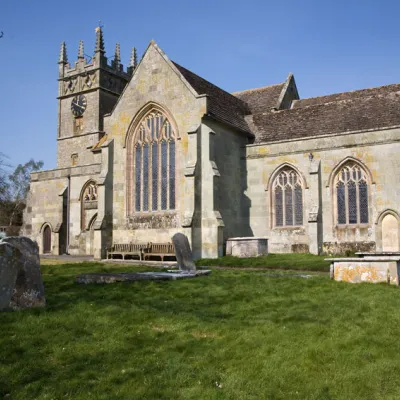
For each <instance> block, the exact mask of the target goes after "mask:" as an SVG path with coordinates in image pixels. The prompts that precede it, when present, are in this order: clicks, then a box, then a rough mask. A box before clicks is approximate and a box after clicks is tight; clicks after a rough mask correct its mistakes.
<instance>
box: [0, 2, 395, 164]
mask: <svg viewBox="0 0 400 400" xmlns="http://www.w3.org/2000/svg"><path fill="white" fill-rule="evenodd" d="M0 5H1V12H0V31H3V32H4V36H3V37H2V38H1V39H0V87H1V91H0V94H1V95H0V152H3V153H5V154H6V155H7V156H8V157H9V163H10V164H12V165H14V166H15V165H17V164H18V163H24V162H26V161H28V160H29V159H30V158H34V159H35V160H43V161H44V164H45V165H44V168H45V169H51V168H55V167H56V146H57V142H56V137H57V100H56V96H57V77H58V76H57V75H58V66H57V60H58V55H59V49H60V43H61V42H62V41H66V43H67V52H68V58H69V61H70V62H73V61H75V60H76V57H77V51H78V43H79V40H80V39H82V40H84V43H85V53H86V54H89V55H91V54H92V53H93V49H94V41H95V31H94V29H95V27H96V26H97V25H98V21H99V20H101V21H102V24H103V25H104V27H103V29H104V37H105V45H106V51H107V52H106V56H107V57H112V56H113V53H114V48H115V43H116V42H119V43H120V44H121V55H122V61H123V63H124V64H127V63H128V60H129V54H130V49H131V48H132V47H133V46H135V47H137V49H138V53H139V56H141V55H142V53H143V51H144V50H145V48H146V47H147V45H148V43H149V42H150V40H151V39H154V40H155V41H156V42H157V43H158V45H159V46H160V47H161V48H162V49H163V50H164V51H165V52H166V54H167V55H168V56H169V58H170V59H172V60H174V61H176V62H178V63H179V64H181V65H183V66H185V67H186V68H188V69H190V70H192V71H193V72H195V73H197V74H199V75H200V76H202V77H204V78H206V79H208V80H210V81H211V82H213V83H214V84H216V85H218V86H220V87H222V88H223V89H225V90H228V91H231V92H232V91H238V90H244V89H250V88H254V87H260V86H265V85H271V84H274V83H279V82H282V81H284V80H285V78H286V76H287V75H288V73H289V72H293V73H294V75H295V78H296V82H297V86H298V89H299V93H300V96H301V97H302V98H304V97H313V96H319V95H324V94H328V93H336V92H343V91H348V90H355V89H361V88H366V87H373V86H380V85H385V84H389V83H397V82H400V51H399V50H400V29H399V24H398V15H399V14H400V2H398V1H394V0H380V1H375V0H374V1H371V0H364V1H361V0H347V1H344V0H335V1H330V0H319V1H317V0H286V1H276V0H275V1H269V0H247V1H236V0H230V1H228V0H200V1H199V0H197V1H194V0H191V1H183V0H181V1H178V0H168V1H167V0H164V1H161V0H153V1H152V2H148V1H146V2H145V1H132V0H130V1H127V0H118V1H109V2H107V1H101V2H100V1H93V0H86V1H76V0H69V1H68V2H61V1H54V0H46V1H44V0H35V1H31V0H24V1H22V0H12V1H8V2H5V1H3V2H0Z"/></svg>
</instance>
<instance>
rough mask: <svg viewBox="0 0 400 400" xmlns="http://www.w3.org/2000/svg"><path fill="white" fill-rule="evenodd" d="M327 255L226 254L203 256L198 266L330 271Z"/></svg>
mask: <svg viewBox="0 0 400 400" xmlns="http://www.w3.org/2000/svg"><path fill="white" fill-rule="evenodd" d="M325 258H326V256H315V255H313V254H294V253H292V254H268V255H267V256H260V257H252V258H238V257H233V256H225V257H220V258H202V259H200V260H197V261H196V265H198V266H223V267H239V268H267V269H292V270H304V271H325V272H328V271H329V262H328V261H324V259H325Z"/></svg>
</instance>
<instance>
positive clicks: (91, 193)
mask: <svg viewBox="0 0 400 400" xmlns="http://www.w3.org/2000/svg"><path fill="white" fill-rule="evenodd" d="M97 200H98V196H97V184H96V182H95V181H92V180H90V181H88V182H86V183H85V185H84V186H83V188H82V191H81V230H82V231H84V230H87V229H89V228H88V226H87V225H88V221H90V220H91V218H92V217H93V215H94V214H95V213H97V204H98V203H97Z"/></svg>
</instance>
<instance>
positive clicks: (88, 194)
mask: <svg viewBox="0 0 400 400" xmlns="http://www.w3.org/2000/svg"><path fill="white" fill-rule="evenodd" d="M94 200H97V185H96V184H95V183H94V182H90V183H89V184H88V185H87V186H86V189H85V191H84V193H83V201H84V202H87V201H94Z"/></svg>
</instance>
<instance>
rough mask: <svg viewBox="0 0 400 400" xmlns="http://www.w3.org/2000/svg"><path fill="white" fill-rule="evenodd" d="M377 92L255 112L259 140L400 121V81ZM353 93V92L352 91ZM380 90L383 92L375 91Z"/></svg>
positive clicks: (296, 137)
mask: <svg viewBox="0 0 400 400" xmlns="http://www.w3.org/2000/svg"><path fill="white" fill-rule="evenodd" d="M391 86H392V88H391V89H393V90H389V91H388V90H379V88H378V90H377V91H376V92H374V90H372V89H371V90H370V89H367V90H370V92H369V93H370V94H373V95H369V96H368V95H367V96H364V95H361V96H355V97H354V98H351V96H350V99H349V98H348V97H349V96H348V95H347V94H343V95H344V96H343V97H344V98H346V97H347V99H345V100H339V101H332V102H328V103H322V104H315V105H310V106H306V107H294V108H292V109H289V110H281V111H277V112H269V113H259V114H255V115H253V116H252V126H253V129H254V131H255V134H256V139H255V142H256V143H262V142H271V141H277V140H288V139H301V138H304V137H312V136H322V135H327V134H340V133H346V132H352V131H360V130H372V129H383V128H388V127H393V126H399V125H400V107H399V102H400V85H391ZM350 93H351V92H350ZM375 93H380V94H375Z"/></svg>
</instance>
